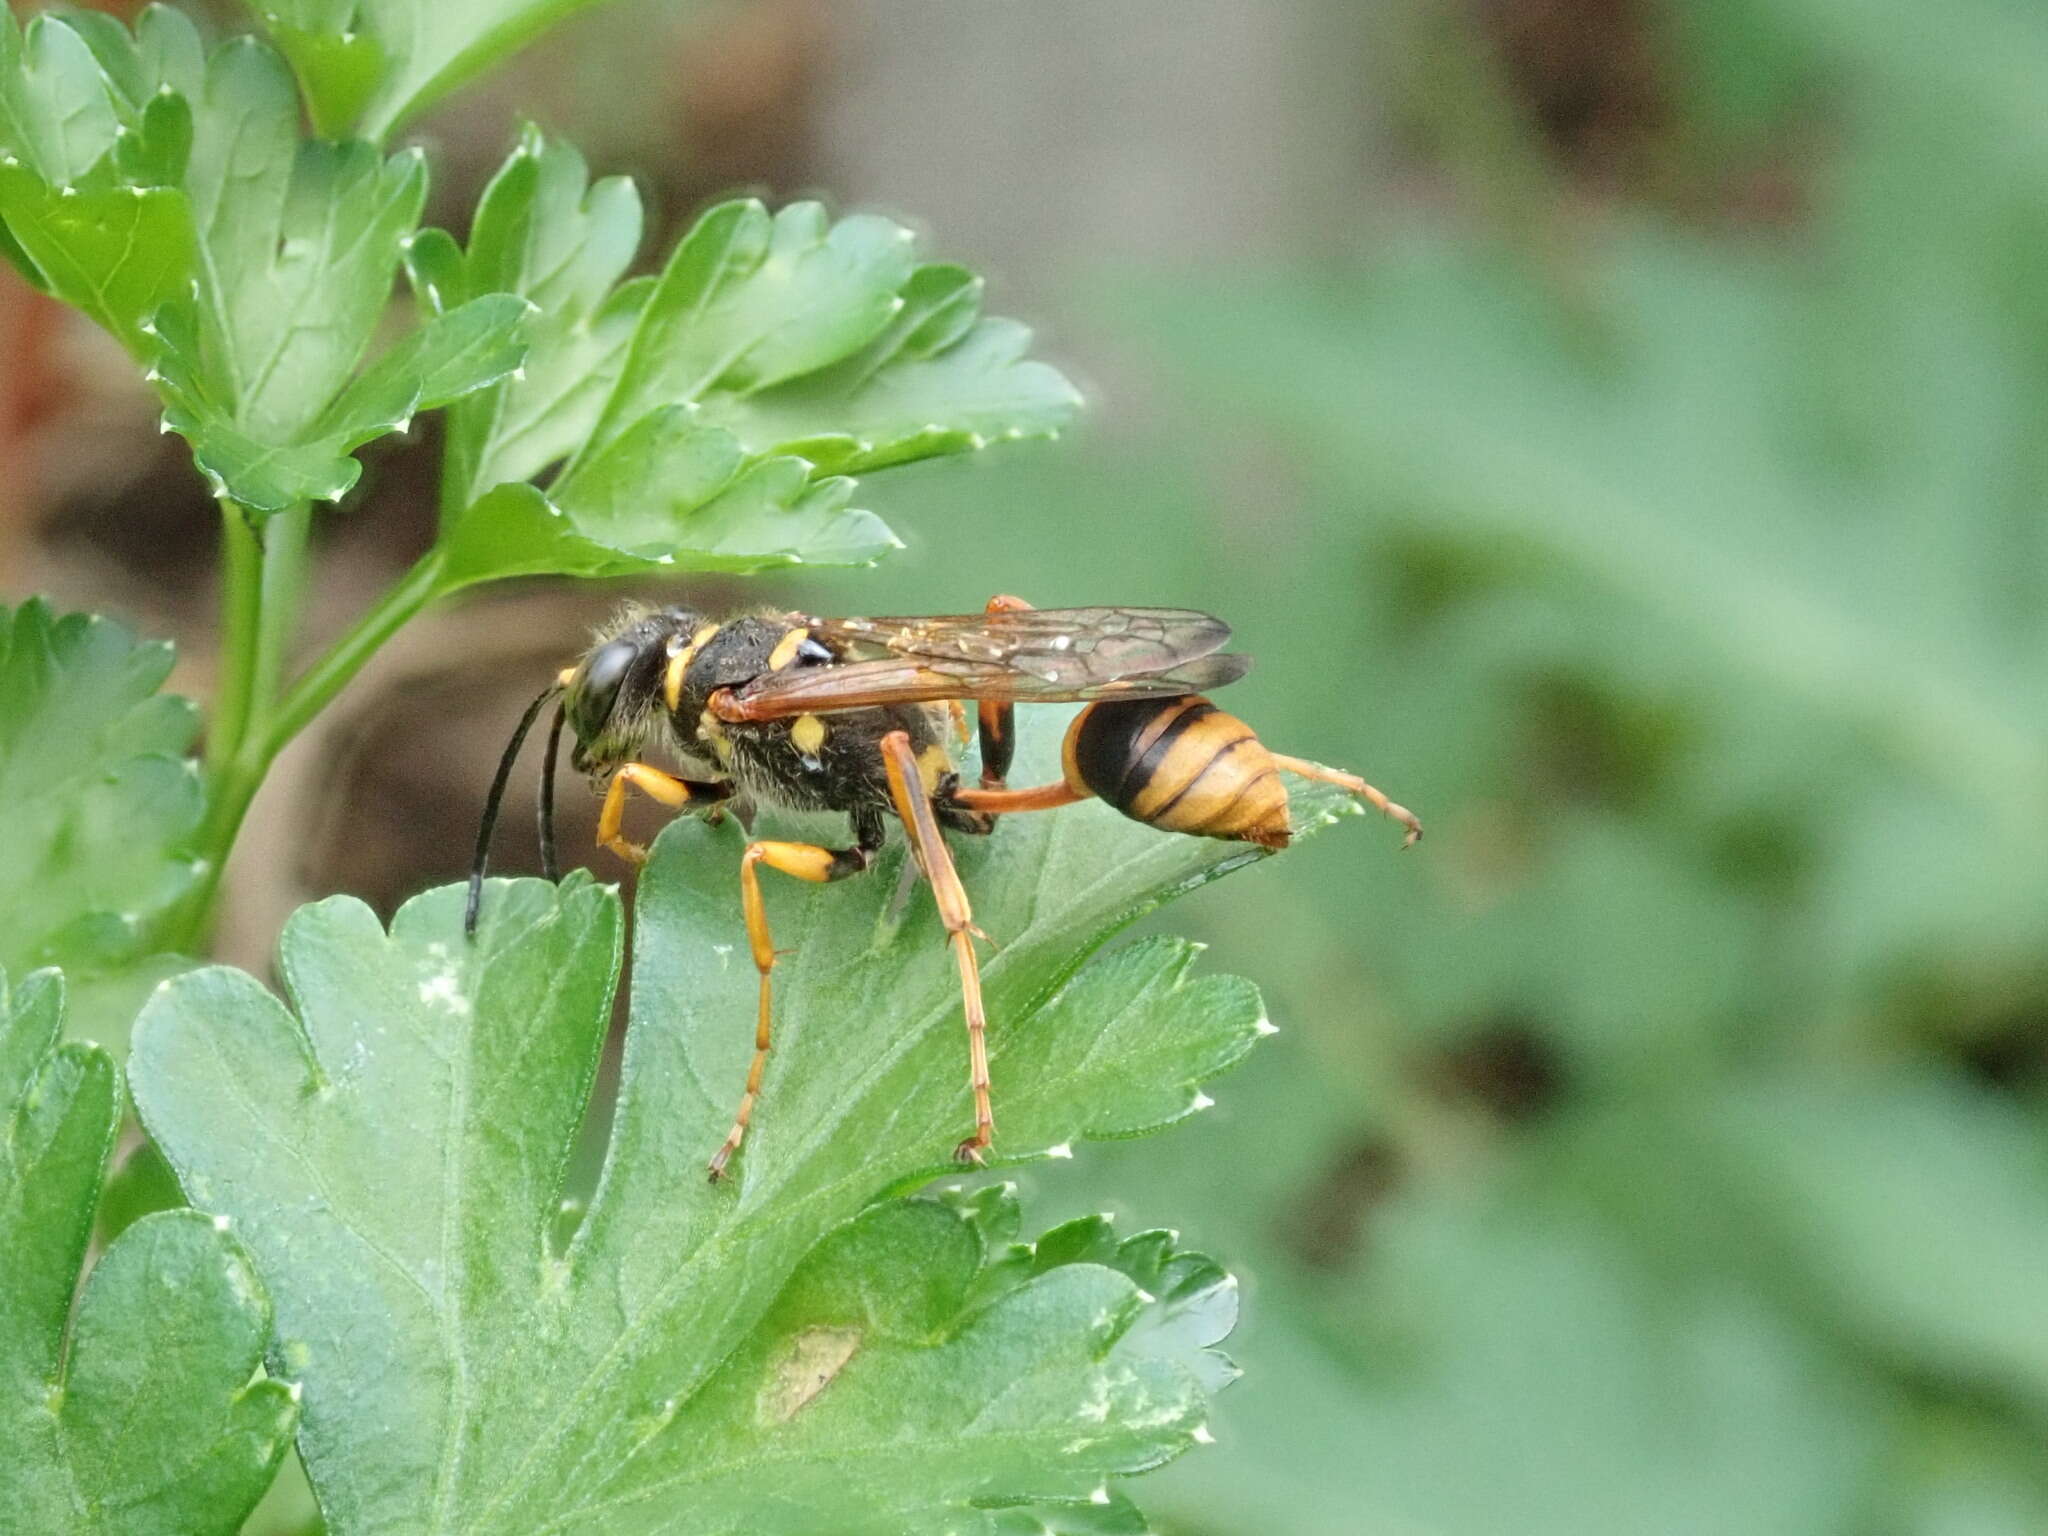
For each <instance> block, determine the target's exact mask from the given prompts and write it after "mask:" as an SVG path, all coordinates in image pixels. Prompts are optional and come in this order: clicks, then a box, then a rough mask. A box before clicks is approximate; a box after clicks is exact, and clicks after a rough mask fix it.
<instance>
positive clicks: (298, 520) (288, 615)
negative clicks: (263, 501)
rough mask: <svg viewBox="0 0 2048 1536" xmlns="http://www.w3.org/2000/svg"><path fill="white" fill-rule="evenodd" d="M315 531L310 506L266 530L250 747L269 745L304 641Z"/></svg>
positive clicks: (285, 515)
mask: <svg viewBox="0 0 2048 1536" xmlns="http://www.w3.org/2000/svg"><path fill="white" fill-rule="evenodd" d="M312 531H313V509H312V507H311V506H304V505H302V506H296V507H293V508H291V509H290V510H288V511H284V512H280V513H278V514H277V515H276V516H274V517H272V518H271V519H270V521H269V523H268V524H266V525H265V527H264V530H263V609H262V613H261V615H260V616H259V618H258V620H257V626H256V686H255V688H254V690H253V692H252V693H251V695H250V700H249V719H248V723H247V726H246V728H245V729H244V731H243V746H244V747H247V746H248V745H249V744H251V743H254V742H260V741H262V740H263V739H264V736H265V734H266V731H267V728H268V725H269V720H270V716H271V713H272V711H273V709H274V708H275V706H276V704H277V694H278V689H279V687H280V686H281V684H282V682H283V679H284V669H285V664H286V662H287V661H289V660H290V657H291V648H292V641H293V640H294V639H295V638H296V637H297V635H298V629H299V609H300V606H301V604H302V602H303V601H304V598H305V593H306V560H307V546H308V543H309V542H310V540H311V537H312ZM265 766H266V767H267V766H268V759H267V758H266V760H265Z"/></svg>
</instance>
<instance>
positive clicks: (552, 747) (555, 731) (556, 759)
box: [540, 704, 568, 884]
mask: <svg viewBox="0 0 2048 1536" xmlns="http://www.w3.org/2000/svg"><path fill="white" fill-rule="evenodd" d="M567 713H568V706H567V705H565V704H557V705H556V706H555V718H554V720H553V721H552V722H551V723H550V724H549V726H548V750H547V756H546V757H545V758H543V759H542V760H541V765H540V872H541V873H542V874H544V875H546V876H547V877H548V878H549V879H550V880H552V881H554V882H556V883H557V884H560V883H561V879H562V867H561V865H560V864H558V863H556V862H555V768H556V766H557V765H558V764H559V763H560V761H561V752H562V721H563V719H564V717H565V716H566V715H567Z"/></svg>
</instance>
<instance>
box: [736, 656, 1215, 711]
mask: <svg viewBox="0 0 2048 1536" xmlns="http://www.w3.org/2000/svg"><path fill="white" fill-rule="evenodd" d="M1251 665H1252V659H1251V657H1249V656H1243V655H1236V654H1230V653H1226V654H1223V655H1220V656H1202V657H1197V658H1195V659H1194V660H1192V661H1188V662H1186V663H1184V664H1182V665H1180V666H1177V667H1172V668H1170V669H1168V670H1167V671H1164V672H1152V673H1145V674H1141V675H1139V676H1135V677H1112V678H1107V679H1104V680H1101V681H1094V682H1071V681H1068V680H1065V679H1048V678H1045V677H1042V676H1037V675H1035V674H1033V673H1030V672H1020V671H1015V670H1013V669H1012V668H1011V667H1009V666H1008V665H1006V664H1002V663H992V662H970V661H963V660H959V659H949V660H945V661H937V660H930V661H927V660H921V659H919V658H917V657H912V656H886V657H882V658H879V659H877V660H874V661H851V662H846V663H844V664H842V665H839V666H830V667H794V668H791V669H789V670H788V671H783V672H770V673H767V674H765V675H764V676H761V677H758V678H756V679H755V680H754V681H753V682H751V683H749V684H747V685H746V686H745V687H744V688H739V689H735V690H734V691H733V692H732V693H730V694H721V695H716V696H714V701H713V705H712V707H713V709H714V710H715V711H716V713H717V714H718V715H719V716H720V717H721V718H723V719H726V720H775V719H780V718H782V717H783V716H785V715H818V714H830V713H831V712H832V711H834V710H842V709H866V708H869V707H871V706H873V705H877V704H920V703H932V702H936V701H938V700H941V699H993V700H998V701H1003V702H1010V703H1042V704H1057V703H1063V702H1071V701H1075V700H1080V699H1115V698H1170V697H1172V696H1174V695H1176V694H1183V693H1202V692H1206V691H1207V690H1208V689H1211V688H1221V687H1223V686H1224V685H1225V684H1226V683H1234V682H1236V681H1237V680H1238V679H1239V678H1240V677H1243V676H1244V675H1245V673H1247V672H1248V671H1250V670H1251Z"/></svg>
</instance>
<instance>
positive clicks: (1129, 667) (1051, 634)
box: [804, 608, 1230, 698]
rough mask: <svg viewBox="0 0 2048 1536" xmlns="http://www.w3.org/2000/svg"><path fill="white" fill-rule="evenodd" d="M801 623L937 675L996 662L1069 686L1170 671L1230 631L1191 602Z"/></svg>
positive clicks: (970, 671) (1214, 646)
mask: <svg viewBox="0 0 2048 1536" xmlns="http://www.w3.org/2000/svg"><path fill="white" fill-rule="evenodd" d="M804 622H805V623H806V624H807V625H809V626H810V629H811V632H812V633H813V634H816V635H818V636H819V637H820V638H822V639H825V640H827V641H836V642H838V643H839V644H840V645H841V646H842V647H845V648H847V649H849V650H851V651H854V652H855V653H872V654H886V655H892V656H904V657H911V658H914V659H916V660H919V661H922V662H925V663H927V664H929V665H930V666H931V667H932V668H933V669H934V670H936V671H941V672H947V671H952V670H953V669H955V668H963V667H964V668H966V669H967V674H966V675H971V676H974V677H977V678H979V677H980V676H981V675H982V674H983V672H984V671H985V670H986V669H988V668H996V669H999V670H1002V671H1007V672H1016V673H1020V674H1022V675H1024V676H1026V677H1030V678H1034V679H1036V680H1037V681H1039V682H1041V683H1044V684H1047V685H1048V686H1051V687H1055V688H1066V689H1080V688H1086V687H1091V686H1093V685H1096V684H1100V683H1110V682H1117V681H1120V680H1122V679H1126V678H1135V677H1142V676H1149V675H1154V674H1163V673H1167V672H1170V671H1172V670H1173V669H1174V668H1176V667H1178V666H1180V665H1182V664H1183V663H1185V662H1189V661H1193V660H1194V659H1196V658H1197V657H1200V656H1207V655H1209V654H1211V653H1212V652H1214V651H1218V650H1221V649H1222V647H1223V643H1224V641H1226V640H1228V639H1229V638H1230V626H1229V625H1228V624H1225V623H1224V622H1223V621H1222V620H1221V619H1218V618H1212V617H1211V616H1210V615H1208V614H1206V613H1196V612H1194V611H1193V610H1192V609H1187V608H1019V609H1014V610H1005V611H998V612H994V613H962V614H938V615H934V616H930V617H911V618H879V619H827V618H806V619H805V620H804ZM1181 691H1183V692H1185V691H1186V690H1184V689H1183V690H1181ZM963 696H964V695H963ZM1039 696H1040V697H1042V696H1043V695H1039ZM1083 696H1084V695H1082V694H1079V693H1074V694H1071V695H1069V697H1073V698H1080V697H1083ZM1020 697H1021V695H1020Z"/></svg>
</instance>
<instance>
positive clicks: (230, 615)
mask: <svg viewBox="0 0 2048 1536" xmlns="http://www.w3.org/2000/svg"><path fill="white" fill-rule="evenodd" d="M220 514H221V643H220V687H219V690H218V692H217V694H216V697H215V702H214V707H213V722H212V724H211V725H210V727H209V728H208V730H207V732H206V767H207V772H208V774H209V775H212V776H215V777H217V776H218V775H219V774H220V772H221V770H222V768H223V767H224V766H225V765H226V764H227V763H228V762H229V761H230V760H231V759H232V758H233V757H234V755H235V753H236V752H237V751H239V750H240V749H241V745H242V737H243V736H244V735H245V734H246V733H247V731H248V727H249V711H250V707H251V704H252V702H253V700H254V698H255V694H256V675H257V673H256V649H257V640H256V635H257V630H258V628H259V626H260V624H261V622H262V613H263V546H262V545H261V544H260V543H259V542H258V541H257V538H256V531H255V530H254V529H253V528H252V527H250V525H249V519H248V516H247V514H245V513H244V512H243V510H242V509H241V508H240V507H239V506H237V505H236V504H235V503H234V502H231V501H223V502H221V504H220Z"/></svg>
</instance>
